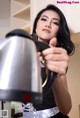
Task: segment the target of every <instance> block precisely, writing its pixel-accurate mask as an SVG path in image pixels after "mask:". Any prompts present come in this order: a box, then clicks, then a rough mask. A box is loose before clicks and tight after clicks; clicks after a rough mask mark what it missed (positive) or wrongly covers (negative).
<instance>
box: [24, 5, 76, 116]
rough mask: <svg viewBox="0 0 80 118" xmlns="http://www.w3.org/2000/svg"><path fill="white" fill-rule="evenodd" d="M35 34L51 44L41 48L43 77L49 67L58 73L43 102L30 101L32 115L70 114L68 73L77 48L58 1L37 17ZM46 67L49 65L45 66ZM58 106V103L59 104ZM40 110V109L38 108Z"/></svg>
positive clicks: (39, 39)
mask: <svg viewBox="0 0 80 118" xmlns="http://www.w3.org/2000/svg"><path fill="white" fill-rule="evenodd" d="M32 37H33V38H34V39H36V41H41V42H44V43H46V44H48V45H49V46H50V48H48V49H45V50H44V51H42V53H40V52H39V57H40V59H41V62H42V61H44V62H42V63H43V65H42V79H43V81H44V79H46V72H45V70H50V71H52V72H56V73H57V77H56V78H55V80H54V81H53V83H52V86H51V89H50V90H48V91H47V92H46V94H45V93H44V90H43V102H42V103H41V104H40V105H38V106H34V105H32V104H30V103H29V104H27V105H26V106H27V109H28V111H30V108H32V109H33V110H31V112H30V113H32V112H34V113H37V114H36V116H35V115H34V113H33V114H32V116H31V115H29V114H30V113H29V112H27V114H28V115H29V116H28V117H29V118H34V117H35V118H68V116H67V114H68V113H69V112H70V110H71V107H72V103H71V97H70V94H69V91H68V87H67V79H66V73H67V68H68V62H69V55H70V54H72V53H73V52H74V45H73V43H72V42H71V40H70V32H69V29H68V26H67V23H66V19H65V17H64V15H63V13H62V12H61V11H60V9H59V8H57V7H56V6H54V5H48V6H47V7H46V8H44V9H42V10H41V11H40V12H39V13H38V15H37V17H36V18H35V21H34V25H33V32H32ZM45 67H46V69H45ZM56 106H57V107H56ZM35 111H38V112H35Z"/></svg>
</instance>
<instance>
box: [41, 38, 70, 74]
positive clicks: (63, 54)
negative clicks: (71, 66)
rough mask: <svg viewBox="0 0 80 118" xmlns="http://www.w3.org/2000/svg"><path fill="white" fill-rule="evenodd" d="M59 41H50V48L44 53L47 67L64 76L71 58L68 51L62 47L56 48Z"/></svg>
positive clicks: (54, 39)
mask: <svg viewBox="0 0 80 118" xmlns="http://www.w3.org/2000/svg"><path fill="white" fill-rule="evenodd" d="M56 44H57V39H56V38H53V39H51V40H50V42H49V45H50V48H48V49H46V50H44V51H43V52H42V54H43V56H44V60H45V64H46V67H47V68H48V69H49V70H51V71H53V72H56V73H57V74H59V75H64V74H65V73H66V70H67V67H68V62H69V56H68V54H67V51H66V50H65V49H63V48H61V47H56Z"/></svg>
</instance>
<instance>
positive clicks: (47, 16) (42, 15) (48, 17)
mask: <svg viewBox="0 0 80 118" xmlns="http://www.w3.org/2000/svg"><path fill="white" fill-rule="evenodd" d="M41 17H46V18H49V17H48V16H46V15H42V16H41ZM52 20H57V21H60V20H59V19H58V18H52Z"/></svg>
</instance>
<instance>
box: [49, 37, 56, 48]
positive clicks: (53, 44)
mask: <svg viewBox="0 0 80 118" xmlns="http://www.w3.org/2000/svg"><path fill="white" fill-rule="evenodd" d="M56 45H57V38H56V37H54V38H52V39H51V40H50V42H49V46H50V47H56Z"/></svg>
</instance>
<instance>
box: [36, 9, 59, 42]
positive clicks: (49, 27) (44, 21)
mask: <svg viewBox="0 0 80 118" xmlns="http://www.w3.org/2000/svg"><path fill="white" fill-rule="evenodd" d="M59 24H60V16H59V15H58V13H56V12H55V11H52V10H47V11H45V12H43V13H42V15H41V17H40V19H39V20H38V22H37V27H36V34H37V36H38V38H39V40H42V41H44V42H47V43H48V42H49V40H50V39H52V38H53V37H56V35H57V33H58V31H59Z"/></svg>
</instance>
